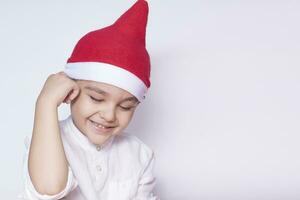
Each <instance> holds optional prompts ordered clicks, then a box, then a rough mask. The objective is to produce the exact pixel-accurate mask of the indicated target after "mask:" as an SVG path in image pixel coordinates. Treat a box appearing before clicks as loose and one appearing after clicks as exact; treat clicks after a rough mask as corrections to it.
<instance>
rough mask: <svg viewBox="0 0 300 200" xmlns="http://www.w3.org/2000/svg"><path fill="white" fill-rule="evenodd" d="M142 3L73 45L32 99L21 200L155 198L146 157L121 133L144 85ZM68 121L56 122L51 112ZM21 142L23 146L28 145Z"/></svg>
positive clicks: (150, 165)
mask: <svg viewBox="0 0 300 200" xmlns="http://www.w3.org/2000/svg"><path fill="white" fill-rule="evenodd" d="M147 16H148V4H147V2H146V1H144V0H138V1H137V2H136V3H135V4H134V5H133V6H132V7H131V8H130V9H129V10H128V11H126V12H125V13H124V14H123V15H122V16H121V17H120V18H119V19H118V20H117V21H116V22H115V23H114V24H113V25H111V26H108V27H105V28H103V29H100V30H96V31H92V32H90V33H88V34H86V35H85V36H84V37H83V38H81V39H80V40H79V42H78V43H77V45H76V46H75V48H74V50H73V53H72V55H71V57H70V58H69V59H68V62H67V65H66V68H65V70H64V72H59V73H57V74H52V75H50V76H49V77H48V79H47V80H46V82H45V84H44V87H43V89H42V91H41V92H40V94H39V96H38V99H37V101H36V109H35V118H34V126H33V133H32V138H31V142H30V148H29V147H28V146H29V145H27V148H28V149H27V155H26V157H25V164H24V175H25V176H24V178H25V190H24V194H23V195H22V198H23V199H27V200H36V199H49V200H50V199H51V200H56V199H67V200H100V199H101V200H131V199H136V200H138V199H140V200H142V199H143V200H146V199H147V200H150V199H151V200H155V199H157V197H155V196H154V195H153V193H152V191H153V188H154V185H155V178H154V176H153V173H152V171H153V167H154V154H153V151H152V150H151V149H150V148H149V147H147V146H146V145H145V144H144V143H143V142H141V141H140V140H139V139H138V138H137V137H135V136H132V135H128V134H127V135H125V134H123V132H122V131H123V130H124V129H125V128H126V127H127V126H128V124H129V122H130V120H131V119H132V116H133V114H134V111H135V109H136V108H137V106H138V105H139V104H140V103H141V102H142V101H143V99H144V98H145V94H146V92H147V89H148V88H149V87H150V80H149V78H150V59H149V55H148V53H147V50H146V48H145V29H146V24H147ZM61 103H67V104H70V107H71V115H70V116H69V117H68V118H67V119H65V120H63V121H58V113H57V108H58V107H59V106H60V105H61ZM28 144H29V142H28Z"/></svg>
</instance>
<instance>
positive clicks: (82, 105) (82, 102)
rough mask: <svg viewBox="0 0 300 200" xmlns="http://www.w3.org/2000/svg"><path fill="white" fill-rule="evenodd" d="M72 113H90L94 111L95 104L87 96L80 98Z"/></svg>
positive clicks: (72, 107)
mask: <svg viewBox="0 0 300 200" xmlns="http://www.w3.org/2000/svg"><path fill="white" fill-rule="evenodd" d="M71 111H72V113H74V114H75V113H76V114H79V115H88V114H90V113H91V112H92V111H93V106H92V105H91V103H90V102H88V101H87V99H85V98H79V99H78V100H77V101H76V102H75V103H74V104H73V105H72V106H71Z"/></svg>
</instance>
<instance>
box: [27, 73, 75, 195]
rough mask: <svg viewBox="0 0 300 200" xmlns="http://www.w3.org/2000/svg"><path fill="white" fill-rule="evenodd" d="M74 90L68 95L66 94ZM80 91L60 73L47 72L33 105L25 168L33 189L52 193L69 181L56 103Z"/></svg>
mask: <svg viewBox="0 0 300 200" xmlns="http://www.w3.org/2000/svg"><path fill="white" fill-rule="evenodd" d="M71 91H73V93H72V94H71V95H69V96H68V94H69V93H70V92H71ZM78 93H79V91H78V87H76V83H75V82H74V81H72V80H71V79H68V78H67V77H66V75H64V74H63V73H58V74H54V75H50V76H49V78H48V79H47V81H46V83H45V85H44V88H43V90H42V92H41V93H40V95H39V97H38V99H37V101H36V108H35V117H34V125H33V133H32V140H31V144H30V151H29V158H28V171H29V175H30V178H31V181H32V184H33V185H34V187H35V189H36V191H37V192H38V193H40V194H46V195H54V194H58V193H59V192H61V191H62V190H63V189H64V188H65V187H66V184H67V180H68V162H67V159H66V156H65V152H64V148H63V143H62V140H61V136H60V130H59V124H58V112H57V108H58V106H59V105H60V104H61V103H62V102H64V101H67V100H66V98H69V99H70V100H72V99H74V98H75V97H76V96H77V94H78ZM67 102H69V101H67Z"/></svg>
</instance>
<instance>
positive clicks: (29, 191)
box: [18, 137, 78, 200]
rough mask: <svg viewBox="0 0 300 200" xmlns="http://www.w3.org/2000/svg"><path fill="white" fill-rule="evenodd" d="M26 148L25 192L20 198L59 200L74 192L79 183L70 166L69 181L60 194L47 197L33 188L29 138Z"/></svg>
mask: <svg viewBox="0 0 300 200" xmlns="http://www.w3.org/2000/svg"><path fill="white" fill-rule="evenodd" d="M25 146H26V152H25V155H24V157H23V191H22V194H20V195H19V196H18V197H19V199H22V200H58V199H61V198H63V197H65V196H66V195H67V194H69V193H70V192H71V191H72V190H74V189H75V188H76V187H77V186H78V183H77V181H76V179H75V177H74V175H73V172H72V169H71V168H70V166H69V167H68V181H67V184H66V187H65V188H64V190H63V191H61V192H60V193H58V194H55V195H46V194H41V193H39V192H38V191H37V190H36V189H35V187H34V186H33V183H32V181H31V178H30V176H29V171H28V157H29V146H30V139H28V137H27V138H26V139H25Z"/></svg>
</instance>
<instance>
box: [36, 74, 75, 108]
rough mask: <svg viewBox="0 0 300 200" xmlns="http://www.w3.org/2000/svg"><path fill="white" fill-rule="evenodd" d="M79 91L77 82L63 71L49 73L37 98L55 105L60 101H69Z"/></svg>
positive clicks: (58, 104)
mask: <svg viewBox="0 0 300 200" xmlns="http://www.w3.org/2000/svg"><path fill="white" fill-rule="evenodd" d="M79 92H80V88H79V86H78V85H77V83H76V82H75V81H74V80H72V79H70V78H69V77H68V76H67V75H66V74H65V73H64V72H58V73H56V74H51V75H50V76H49V77H48V78H47V80H46V82H45V84H44V86H43V89H42V91H41V93H40V95H39V97H38V101H39V100H41V99H42V100H43V102H47V103H50V104H54V105H56V106H57V107H58V106H60V104H61V103H63V102H64V103H71V101H72V100H73V99H75V98H76V97H77V96H78V94H79Z"/></svg>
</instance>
